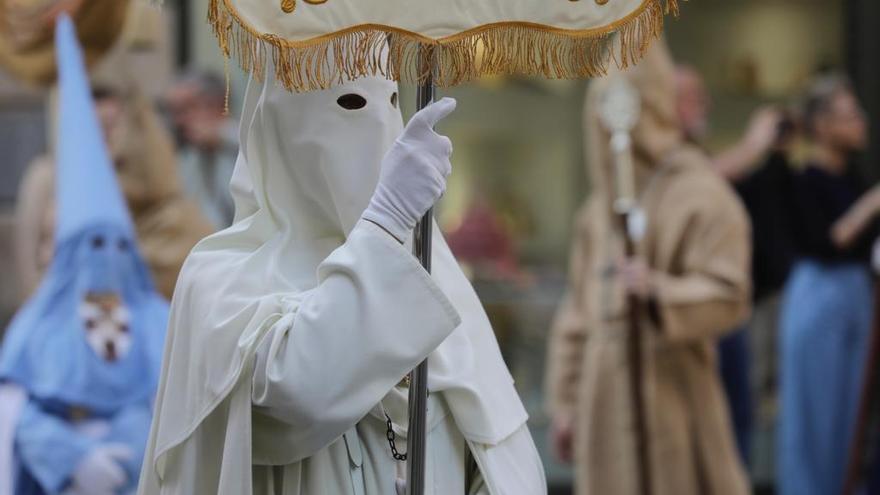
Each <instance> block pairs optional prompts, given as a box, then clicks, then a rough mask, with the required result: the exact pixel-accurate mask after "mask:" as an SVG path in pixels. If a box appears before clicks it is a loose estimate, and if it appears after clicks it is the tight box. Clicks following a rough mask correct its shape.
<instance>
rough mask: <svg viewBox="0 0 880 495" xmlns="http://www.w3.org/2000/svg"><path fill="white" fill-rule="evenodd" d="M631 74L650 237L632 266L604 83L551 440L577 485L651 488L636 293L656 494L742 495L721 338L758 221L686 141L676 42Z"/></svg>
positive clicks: (741, 311) (741, 307)
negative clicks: (635, 396)
mask: <svg viewBox="0 0 880 495" xmlns="http://www.w3.org/2000/svg"><path fill="white" fill-rule="evenodd" d="M623 77H624V78H625V79H626V80H628V82H629V83H630V84H631V85H632V86H633V87H634V88H635V89H636V90H637V91H638V93H639V96H640V98H641V114H640V116H639V119H638V122H637V124H636V126H635V128H634V129H633V132H632V147H633V155H634V157H633V159H634V162H635V168H636V173H635V175H636V188H637V189H636V190H637V192H638V198H639V202H640V205H641V207H642V208H643V210H644V211H645V212H646V214H647V224H646V230H645V236H644V238H643V239H642V241H641V242H640V243H639V244H638V246H637V252H638V256H637V257H636V258H634V259H630V260H625V259H624V254H623V253H624V248H623V246H624V240H623V238H622V235H621V232H620V231H619V229H618V228H617V220H616V218H615V216H614V214H613V212H612V209H611V205H612V201H613V197H612V196H613V194H614V193H613V190H614V189H613V182H612V177H613V176H612V172H613V170H612V167H613V166H614V165H613V162H612V157H611V152H610V148H609V140H610V135H609V133H608V132H607V131H606V130H605V129H604V128H603V127H602V125H601V123H600V121H599V116H598V107H599V105H598V102H599V101H600V100H601V98H602V95H603V92H604V91H605V90H606V88H608V86H609V84H610V81H611V78H604V79H602V80H598V81H596V82H595V83H594V84H593V85H592V86H591V88H590V89H589V91H588V95H587V103H586V110H585V113H584V124H585V129H586V133H587V142H588V143H587V155H588V161H589V173H590V177H591V180H592V184H593V194H592V195H591V197H590V199H589V200H588V201H587V204H586V206H585V207H584V208H583V210H582V211H581V213H580V214H579V215H578V218H577V222H576V224H575V229H576V233H575V241H574V246H573V248H572V255H571V274H570V279H571V280H570V288H569V290H568V293H567V296H566V298H565V300H564V302H563V303H562V305H561V307H560V309H559V311H558V314H557V317H556V320H555V323H554V326H553V329H552V336H551V342H550V351H549V352H550V355H549V359H548V362H549V370H548V390H549V409H550V412H551V415H552V417H553V433H552V436H553V443H554V447H555V450H556V452H557V454H558V455H559V456H560V457H562V458H563V459H564V460H573V461H574V463H575V465H576V474H577V476H576V493H578V494H580V495H630V494H633V495H635V494H638V493H641V492H640V489H639V486H640V485H639V475H638V473H639V470H638V464H637V463H638V456H637V451H636V448H637V447H636V446H637V441H636V439H635V438H634V432H635V430H636V428H635V425H634V415H633V404H632V400H631V399H632V396H631V395H630V394H631V388H630V384H629V381H628V376H629V371H628V360H627V353H626V349H627V310H626V299H627V298H626V295H627V292H629V293H632V294H634V295H636V296H637V297H638V298H639V299H640V300H641V301H642V305H641V307H642V308H644V311H642V314H641V320H640V325H641V332H642V335H643V336H642V343H643V347H642V354H641V357H642V360H643V361H642V362H643V364H642V368H643V375H642V380H643V387H642V388H643V394H644V396H643V403H644V410H645V416H646V420H645V421H646V429H647V436H648V438H647V445H648V446H649V447H648V448H649V452H648V459H649V469H650V473H651V476H650V477H651V479H652V490H651V491H652V493H653V494H654V495H690V494H694V495H696V494H699V495H718V494H721V495H728V494H729V495H739V494H745V493H748V492H749V489H748V482H747V478H746V475H745V472H744V469H743V467H742V466H741V464H740V461H739V458H738V456H737V454H736V450H735V446H734V441H733V435H732V431H731V425H730V420H729V418H728V413H727V408H726V405H725V403H724V400H725V399H724V395H723V392H722V389H721V385H720V383H719V377H718V371H717V368H716V356H715V340H716V339H717V338H718V337H719V336H721V335H722V334H723V333H725V331H727V330H729V329H732V328H734V327H735V326H736V325H737V323H739V322H741V321H742V320H743V319H744V318H745V317H747V315H748V311H749V292H750V287H749V285H750V284H749V257H750V253H749V235H750V233H749V225H748V222H747V220H746V216H745V213H744V211H743V208H742V206H741V205H740V203H739V202H738V200H737V199H736V197H735V196H734V194H733V193H732V191H731V190H730V189H729V187H728V186H727V185H726V184H725V183H724V182H723V181H722V180H721V179H720V178H719V177H718V176H717V174H715V173H714V172H713V171H712V170H711V168H710V165H709V161H708V159H707V157H706V156H705V155H704V154H703V153H702V152H701V151H700V150H698V149H697V148H695V147H693V146H691V145H688V144H687V143H686V142H685V141H684V140H683V138H682V134H681V132H680V129H679V125H678V122H677V118H676V113H675V86H674V82H675V81H674V67H673V63H672V61H671V58H670V56H669V54H668V52H667V51H666V48H665V45H664V44H663V43H657V44H656V46H655V47H653V48H651V50H650V51H649V53H648V54H647V56H646V58H645V59H644V60H643V61H642V62H641V63H639V65H638V66H636V67H633V68H631V69H629V70H626V71H624V72H623Z"/></svg>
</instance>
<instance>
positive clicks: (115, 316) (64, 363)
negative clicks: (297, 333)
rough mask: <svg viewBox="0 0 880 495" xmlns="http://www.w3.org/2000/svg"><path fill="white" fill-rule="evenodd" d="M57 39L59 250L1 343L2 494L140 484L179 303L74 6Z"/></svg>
mask: <svg viewBox="0 0 880 495" xmlns="http://www.w3.org/2000/svg"><path fill="white" fill-rule="evenodd" d="M57 39H58V54H59V55H58V60H59V65H60V79H61V81H60V86H61V88H60V91H59V92H60V97H59V111H58V113H59V125H58V146H57V153H58V157H57V172H56V174H57V177H58V186H57V187H56V188H54V193H53V194H54V195H55V196H56V197H57V200H56V204H57V205H58V210H57V221H56V222H54V241H55V242H56V249H55V250H54V253H53V255H52V259H51V263H50V265H49V267H48V268H47V272H46V276H45V277H43V279H42V282H41V283H40V286H39V289H38V290H37V291H36V293H35V294H34V296H33V297H31V298H30V299H29V300H28V301H27V303H26V304H25V305H24V306H23V307H22V309H21V310H20V311H19V312H18V313H17V314H16V316H15V318H14V320H13V322H12V324H11V325H10V327H9V330H8V332H7V333H6V336H5V338H4V339H3V342H2V346H0V404H2V405H3V407H2V414H0V454H4V455H0V492H2V493H3V494H4V495H10V493H14V494H16V495H42V494H47V495H54V494H61V493H64V494H65V495H115V494H119V493H130V492H131V491H132V490H133V489H134V488H135V487H136V484H137V479H138V474H139V472H140V466H141V462H142V459H143V452H144V447H145V444H146V440H147V435H148V433H149V427H150V420H151V416H152V410H151V409H152V401H153V396H154V394H155V389H156V387H157V385H158V379H159V367H160V365H161V359H162V346H163V342H164V336H165V325H166V321H167V319H168V303H167V301H166V300H165V299H164V298H163V297H162V296H161V295H160V294H158V292H156V289H155V287H154V285H153V283H152V280H151V278H150V275H149V271H148V270H147V268H146V266H145V264H144V261H143V259H142V258H141V256H140V253H139V251H138V248H137V245H136V244H135V229H134V225H133V223H132V220H131V217H130V215H129V213H128V211H127V210H128V208H127V206H126V204H125V200H124V199H123V196H122V193H121V191H120V188H119V185H118V181H117V180H116V177H115V175H114V173H113V170H112V168H111V167H112V164H111V160H110V156H109V153H108V152H107V149H106V147H105V143H104V140H103V136H102V135H101V130H100V128H99V119H98V118H97V115H96V112H95V108H94V106H93V104H92V101H91V97H90V91H89V87H88V81H87V78H86V74H85V68H84V66H83V63H82V57H81V52H80V51H79V46H78V45H77V41H76V38H75V31H74V29H73V25H72V23H71V22H70V19H69V17H67V16H66V15H65V16H61V17H60V19H59V21H58V38H57ZM10 452H12V453H13V455H11V456H10V455H8V454H9V453H10ZM11 485H14V487H13V486H11Z"/></svg>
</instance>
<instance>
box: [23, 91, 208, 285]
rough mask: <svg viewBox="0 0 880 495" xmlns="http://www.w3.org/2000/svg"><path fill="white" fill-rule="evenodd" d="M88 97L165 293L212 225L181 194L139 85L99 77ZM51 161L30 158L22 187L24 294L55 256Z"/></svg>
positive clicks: (168, 150) (165, 142) (167, 144)
mask: <svg viewBox="0 0 880 495" xmlns="http://www.w3.org/2000/svg"><path fill="white" fill-rule="evenodd" d="M93 94H94V97H95V99H96V106H97V109H98V114H99V119H100V121H101V126H102V128H103V131H104V135H105V138H106V139H107V143H108V147H109V148H110V155H111V159H112V160H113V165H114V167H115V169H116V174H117V178H118V179H119V182H120V185H121V187H122V190H123V194H124V195H125V198H126V201H127V203H128V207H129V209H130V210H131V215H132V217H133V218H134V222H135V226H136V228H137V234H138V235H137V239H138V243H139V246H140V249H141V251H142V252H143V254H144V258H145V259H146V261H147V264H148V265H149V266H150V269H151V271H152V273H153V277H154V279H155V280H156V283H157V286H158V287H159V289H160V291H161V293H162V294H163V295H165V297H168V298H170V297H171V295H172V293H173V291H174V285H175V283H176V281H177V274H178V273H179V271H180V267H181V266H182V265H183V260H184V259H185V258H186V255H187V254H188V253H189V250H190V249H191V248H192V246H194V245H195V243H196V242H198V241H199V240H200V239H201V238H202V237H205V236H207V235H208V234H210V233H211V232H212V231H213V229H212V227H211V226H210V224H209V223H208V222H207V221H206V220H205V218H204V217H203V215H202V214H201V213H200V212H199V210H198V208H197V207H196V206H195V205H194V204H193V203H192V202H190V201H189V200H187V199H186V198H185V197H184V196H183V192H182V190H181V187H180V183H179V182H178V179H177V174H176V172H175V157H174V151H173V146H172V142H171V139H170V138H169V137H168V135H167V133H166V131H165V129H164V128H163V127H162V124H161V122H160V121H159V118H158V115H157V114H156V112H155V110H154V108H153V106H152V105H151V104H150V103H149V102H148V101H147V100H146V99H145V98H144V97H143V96H142V95H141V94H140V93H139V91H138V89H137V87H136V86H134V85H133V84H131V83H122V84H119V83H117V82H110V83H106V84H105V83H102V82H100V79H98V80H97V81H96V82H95V83H94V85H93ZM55 160H56V159H55V157H54V156H51V155H45V156H41V157H38V158H37V159H35V160H34V162H33V163H32V164H31V166H30V167H28V169H27V171H26V172H25V176H24V177H23V179H22V183H21V186H20V187H19V195H18V203H17V205H16V240H15V250H16V257H17V266H18V270H19V278H20V280H21V287H22V289H23V290H22V295H23V296H24V297H27V296H29V295H30V294H32V293H33V291H34V290H35V289H36V287H37V286H38V285H39V282H40V279H41V277H42V275H43V273H44V272H45V270H46V267H47V265H48V262H49V260H51V258H52V250H53V242H52V230H53V224H54V221H55V216H56V212H55V205H54V200H53V197H54V193H53V191H54V189H55Z"/></svg>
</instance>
